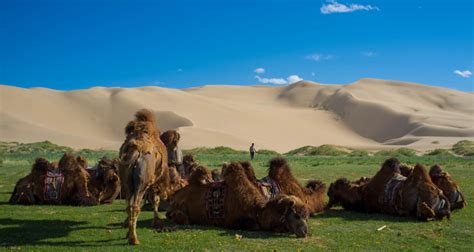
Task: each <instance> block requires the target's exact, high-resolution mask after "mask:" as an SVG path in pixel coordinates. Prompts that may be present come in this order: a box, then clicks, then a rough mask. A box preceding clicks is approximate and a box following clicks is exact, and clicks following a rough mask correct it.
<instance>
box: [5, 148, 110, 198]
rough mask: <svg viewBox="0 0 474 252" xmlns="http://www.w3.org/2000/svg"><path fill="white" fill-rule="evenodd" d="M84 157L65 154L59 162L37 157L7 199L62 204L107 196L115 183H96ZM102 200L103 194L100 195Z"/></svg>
mask: <svg viewBox="0 0 474 252" xmlns="http://www.w3.org/2000/svg"><path fill="white" fill-rule="evenodd" d="M86 167H87V163H86V161H85V159H84V158H83V157H75V156H74V155H72V154H69V153H66V154H64V155H63V157H62V158H61V159H60V160H59V163H50V162H49V161H48V160H46V159H44V158H37V159H36V161H35V163H34V164H33V167H32V169H31V173H30V174H28V175H27V176H25V177H23V178H22V179H20V180H19V181H18V182H17V184H16V185H15V189H14V191H13V193H12V196H11V198H10V201H9V202H10V203H12V204H26V205H31V204H65V205H81V206H91V205H97V204H99V203H100V200H99V198H100V195H102V196H104V195H106V194H107V195H109V193H108V192H109V191H114V189H116V187H114V184H109V183H107V182H106V181H103V182H105V183H100V182H95V181H94V180H91V178H90V175H89V174H88V173H87V171H86ZM102 198H103V199H104V197H102Z"/></svg>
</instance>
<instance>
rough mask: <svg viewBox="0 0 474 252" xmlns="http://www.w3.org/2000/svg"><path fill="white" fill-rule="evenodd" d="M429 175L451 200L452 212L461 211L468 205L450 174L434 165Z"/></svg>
mask: <svg viewBox="0 0 474 252" xmlns="http://www.w3.org/2000/svg"><path fill="white" fill-rule="evenodd" d="M429 174H430V177H431V180H432V181H433V183H434V184H435V185H436V186H437V187H438V188H439V189H441V190H442V191H443V194H444V195H446V197H447V198H448V199H449V203H451V210H454V209H461V208H464V207H465V206H466V205H467V202H466V200H465V198H464V195H463V194H462V192H461V189H460V188H459V186H458V184H457V183H456V182H454V180H453V179H452V178H451V176H450V175H449V173H448V172H445V171H443V168H441V166H440V165H437V164H436V165H433V166H432V167H431V169H430V173H429Z"/></svg>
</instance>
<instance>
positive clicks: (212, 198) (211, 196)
mask: <svg viewBox="0 0 474 252" xmlns="http://www.w3.org/2000/svg"><path fill="white" fill-rule="evenodd" d="M226 190H227V185H226V184H225V182H214V183H211V184H210V187H209V190H208V191H207V195H206V208H207V215H208V217H209V219H223V218H225V214H226V213H225V209H224V202H225V197H226Z"/></svg>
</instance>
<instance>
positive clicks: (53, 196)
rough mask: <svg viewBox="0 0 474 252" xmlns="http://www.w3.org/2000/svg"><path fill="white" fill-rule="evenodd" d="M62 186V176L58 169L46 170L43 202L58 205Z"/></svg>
mask: <svg viewBox="0 0 474 252" xmlns="http://www.w3.org/2000/svg"><path fill="white" fill-rule="evenodd" d="M63 184H64V174H63V173H62V171H60V170H59V169H55V170H48V171H47V172H46V177H45V178H44V200H45V201H46V202H49V203H58V202H59V201H60V200H61V191H62V188H63Z"/></svg>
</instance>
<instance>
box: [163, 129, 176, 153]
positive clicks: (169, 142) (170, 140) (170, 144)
mask: <svg viewBox="0 0 474 252" xmlns="http://www.w3.org/2000/svg"><path fill="white" fill-rule="evenodd" d="M160 138H161V141H163V144H165V146H166V148H168V151H170V150H173V149H174V148H176V146H178V142H179V139H180V138H181V135H180V134H179V133H178V132H177V131H176V130H168V131H166V132H164V133H163V134H161V136H160Z"/></svg>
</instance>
